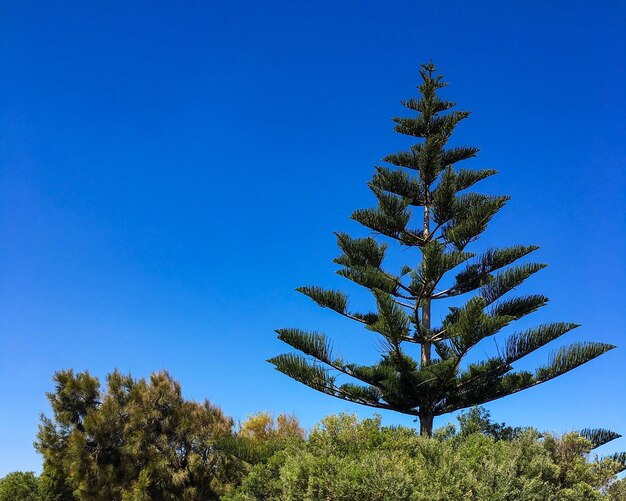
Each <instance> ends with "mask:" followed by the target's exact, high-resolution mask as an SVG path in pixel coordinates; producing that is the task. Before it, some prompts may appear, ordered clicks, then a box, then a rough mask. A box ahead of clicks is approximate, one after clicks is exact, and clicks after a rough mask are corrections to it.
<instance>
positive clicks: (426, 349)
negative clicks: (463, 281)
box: [421, 190, 432, 428]
mask: <svg viewBox="0 0 626 501" xmlns="http://www.w3.org/2000/svg"><path fill="white" fill-rule="evenodd" d="M429 196H430V194H429V193H428V190H427V191H426V203H425V204H424V239H426V238H428V237H429V236H430V207H429V205H428V198H429ZM422 301H423V305H422V331H423V335H424V336H430V301H431V300H430V296H429V297H427V298H423V299H422ZM421 344H422V366H424V365H428V364H430V351H431V342H430V339H424V338H422V343H421ZM431 422H432V418H431ZM431 428H432V425H431Z"/></svg>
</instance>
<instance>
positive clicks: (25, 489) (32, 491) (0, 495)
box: [0, 471, 41, 501]
mask: <svg viewBox="0 0 626 501" xmlns="http://www.w3.org/2000/svg"><path fill="white" fill-rule="evenodd" d="M39 499H41V498H40V496H39V481H38V479H37V477H36V476H35V474H34V473H33V472H32V471H27V472H24V471H14V472H13V473H9V474H8V475H6V476H5V477H3V478H0V501H39Z"/></svg>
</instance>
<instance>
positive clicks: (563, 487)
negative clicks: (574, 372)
mask: <svg viewBox="0 0 626 501" xmlns="http://www.w3.org/2000/svg"><path fill="white" fill-rule="evenodd" d="M483 417H484V416H483ZM470 418H471V419H468V420H466V422H465V423H464V426H462V428H461V431H460V432H457V431H456V430H454V428H450V427H448V428H445V429H443V430H440V432H439V433H438V434H436V436H435V437H434V438H425V437H420V436H419V435H418V433H417V432H416V431H415V430H413V429H409V428H404V427H383V426H381V421H380V418H375V419H365V420H363V421H359V420H358V419H357V418H356V417H355V416H353V415H345V414H343V415H338V416H329V417H327V418H325V419H324V420H323V421H322V423H321V424H320V425H319V426H317V427H316V428H315V429H314V430H313V431H312V432H311V434H310V436H309V438H308V440H306V441H300V442H293V443H292V444H290V445H289V446H288V447H287V448H285V449H284V450H281V451H278V452H276V453H275V454H274V455H273V456H272V457H271V458H270V459H269V460H268V461H267V462H265V463H262V464H258V465H256V466H255V467H254V468H253V469H252V471H251V473H250V474H249V475H248V477H247V478H246V479H245V480H244V482H243V485H242V486H241V487H240V488H239V489H238V490H237V491H235V492H234V493H231V494H229V495H226V496H225V497H224V499H227V500H230V501H252V500H269V501H272V500H275V501H278V500H280V501H296V500H298V501H318V500H319V501H322V500H329V499H332V500H333V501H354V500H368V501H383V500H385V501H386V500H389V501H402V500H407V501H409V500H410V501H455V500H459V501H461V500H462V501H471V500H480V501H502V500H516V501H592V500H603V499H613V500H623V499H625V498H623V497H619V496H621V494H620V492H618V491H619V490H620V487H621V486H620V484H619V483H617V484H615V485H614V486H612V491H614V493H613V495H612V496H611V497H610V498H609V494H607V489H608V488H609V485H610V484H611V482H612V481H613V480H614V478H615V473H616V472H617V471H618V469H619V465H618V463H616V462H615V461H613V460H611V459H604V460H592V461H589V460H588V459H587V455H588V453H589V452H590V451H591V449H592V444H591V442H589V441H588V440H586V439H584V438H582V437H581V436H580V435H578V434H575V433H573V434H568V435H564V436H562V437H554V436H551V435H545V436H541V435H540V434H539V433H538V432H536V431H534V430H531V429H527V430H521V429H502V428H499V427H498V426H496V428H495V429H494V428H491V432H492V433H491V434H490V433H488V432H487V433H486V432H485V430H480V429H477V430H474V431H473V432H470V429H471V426H476V425H477V423H478V424H480V421H481V419H480V418H481V416H480V415H478V416H477V415H474V416H473V417H471V416H470ZM484 422H485V420H483V423H484ZM487 422H488V420H487ZM462 424H463V423H462ZM470 425H471V426H470ZM479 427H480V426H479ZM496 432H497V433H496ZM498 435H504V437H505V438H506V439H502V437H500V436H498ZM616 496H617V497H616Z"/></svg>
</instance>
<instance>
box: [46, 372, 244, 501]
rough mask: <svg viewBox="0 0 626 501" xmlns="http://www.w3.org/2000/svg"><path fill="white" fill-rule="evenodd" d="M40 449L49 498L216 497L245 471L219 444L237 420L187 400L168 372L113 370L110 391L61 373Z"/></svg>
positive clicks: (85, 375) (92, 381) (82, 376)
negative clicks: (139, 375)
mask: <svg viewBox="0 0 626 501" xmlns="http://www.w3.org/2000/svg"><path fill="white" fill-rule="evenodd" d="M54 380H55V382H56V388H55V391H54V392H53V393H49V394H48V398H49V400H50V403H51V406H52V411H53V416H52V418H48V417H45V416H42V418H41V424H40V426H39V433H38V435H37V439H38V440H37V442H36V444H35V445H36V448H37V450H38V451H39V452H40V453H41V454H42V456H43V459H44V472H43V475H42V481H44V482H45V483H46V485H47V486H48V489H49V494H48V497H46V499H50V500H59V501H65V500H72V499H78V500H87V499H89V500H93V501H97V500H102V501H105V500H106V501H110V500H144V499H159V500H168V499H171V500H181V499H184V500H209V499H218V496H219V495H220V494H223V493H224V492H226V491H227V490H228V488H229V486H231V485H233V484H235V483H237V482H238V481H239V478H240V476H241V475H242V474H243V471H244V469H243V467H242V465H241V463H240V461H238V460H235V459H234V458H233V457H232V456H231V455H230V454H226V453H224V452H221V451H220V449H219V448H218V447H217V444H218V443H219V441H220V440H225V439H227V438H228V437H231V436H232V435H233V422H232V420H231V419H230V418H227V417H226V416H224V414H223V413H222V411H221V410H220V409H219V408H218V407H216V406H214V405H212V404H211V403H209V402H208V401H205V402H204V403H197V402H193V401H188V400H185V399H184V398H183V397H182V394H181V388H180V385H179V384H178V383H177V382H175V381H174V380H173V379H172V378H171V377H170V376H169V375H168V374H167V373H166V372H159V373H155V374H153V375H152V376H151V377H150V380H149V381H145V380H143V379H133V378H132V377H130V376H124V375H122V374H120V373H118V372H114V373H112V374H110V375H109V376H108V377H107V387H106V390H101V389H100V385H99V382H98V380H97V379H96V378H94V377H92V376H90V375H89V374H88V373H86V372H83V373H78V374H74V372H73V371H71V370H69V371H60V372H58V373H56V375H55V377H54Z"/></svg>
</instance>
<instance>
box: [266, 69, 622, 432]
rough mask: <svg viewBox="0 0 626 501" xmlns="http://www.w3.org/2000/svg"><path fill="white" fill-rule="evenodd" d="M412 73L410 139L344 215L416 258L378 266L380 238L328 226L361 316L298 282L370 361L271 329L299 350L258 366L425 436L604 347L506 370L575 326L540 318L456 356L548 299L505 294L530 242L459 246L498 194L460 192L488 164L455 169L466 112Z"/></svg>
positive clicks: (487, 172) (468, 154) (478, 227)
mask: <svg viewBox="0 0 626 501" xmlns="http://www.w3.org/2000/svg"><path fill="white" fill-rule="evenodd" d="M420 73H421V77H422V83H421V85H420V86H419V87H418V88H419V94H420V95H419V97H417V98H411V99H409V100H408V101H405V102H403V103H402V104H403V105H404V106H405V107H406V108H408V109H409V110H411V111H412V112H414V113H415V115H414V116H412V117H409V118H395V119H394V121H395V123H396V126H395V130H396V131H397V132H399V133H401V134H404V135H407V136H410V137H413V138H419V139H420V140H421V142H420V143H418V144H414V145H412V146H411V147H410V148H409V150H407V151H402V152H400V153H396V154H392V155H389V156H388V157H386V158H385V159H384V160H385V161H386V162H387V163H388V164H391V165H392V166H395V167H396V168H391V167H387V166H382V167H376V172H375V174H374V177H373V178H372V180H371V181H370V183H369V187H370V189H371V190H372V192H373V194H374V196H375V197H376V198H377V200H378V206H377V207H376V208H372V209H363V210H357V211H356V212H354V213H353V214H352V219H354V220H355V221H357V222H359V223H361V224H362V225H364V226H365V227H367V228H369V229H370V230H372V231H373V232H374V234H375V235H379V236H382V237H386V238H387V239H390V240H391V241H395V242H396V243H398V244H399V245H400V246H403V247H406V248H409V249H417V250H419V251H420V254H419V255H416V256H415V258H414V259H413V260H412V261H410V262H409V263H408V264H407V265H405V266H403V267H402V269H400V270H399V271H398V272H397V273H392V272H391V271H389V270H386V269H384V268H383V266H382V264H383V260H384V258H385V254H386V251H387V247H388V244H387V243H385V242H378V241H377V240H376V239H374V238H372V237H366V238H352V237H350V236H349V235H347V234H345V233H338V234H337V240H338V245H339V248H340V249H341V252H342V253H341V255H340V256H339V257H338V258H337V259H335V263H337V264H339V265H340V266H341V267H342V268H341V269H340V270H339V271H338V273H339V274H340V275H341V276H343V277H345V278H347V279H349V280H351V281H352V282H355V283H356V284H358V285H361V286H363V287H365V288H366V289H368V290H369V291H371V293H372V294H373V296H374V299H375V301H376V311H375V312H372V313H359V312H355V311H352V310H351V309H349V307H348V298H347V296H346V295H345V294H344V293H343V292H341V291H338V290H325V289H323V288H321V287H301V288H299V289H298V291H299V292H301V293H303V294H305V295H307V296H309V297H310V298H312V299H313V300H314V301H315V302H316V303H317V304H319V305H320V306H323V307H326V308H330V309H332V310H334V311H336V312H338V313H340V314H341V315H344V316H345V317H347V318H349V319H351V320H352V321H354V322H359V323H361V324H363V325H364V326H365V327H366V328H367V329H369V330H371V331H374V332H376V333H378V334H379V335H380V336H381V339H382V341H383V343H382V345H383V354H382V357H381V360H380V361H379V362H378V363H376V364H374V365H370V366H365V365H359V364H356V363H348V362H346V361H344V360H343V359H342V358H339V357H335V356H333V354H332V350H331V344H330V342H329V340H328V339H327V338H326V336H325V335H323V334H320V333H317V332H309V331H303V330H300V329H295V328H288V329H279V330H278V331H277V333H278V337H279V339H281V340H282V341H284V342H286V343H288V344H290V345H291V346H292V347H294V348H296V349H297V350H299V351H301V352H302V353H303V354H304V355H299V354H293V353H291V354H285V355H280V356H277V357H275V358H273V359H271V360H270V362H271V363H273V364H274V365H275V366H276V368H277V369H278V370H279V371H281V372H283V373H285V374H287V375H288V376H290V377H292V378H294V379H296V380H297V381H300V382H302V383H304V384H306V385H308V386H310V387H311V388H314V389H316V390H319V391H321V392H323V393H326V394H328V395H332V396H334V397H338V398H342V399H344V400H348V401H351V402H355V403H359V404H362V405H367V406H370V407H375V408H379V409H389V410H394V411H398V412H402V413H405V414H410V415H414V416H417V417H418V418H419V421H420V427H421V432H422V433H423V434H427V435H430V434H431V433H432V427H433V418H434V416H438V415H441V414H446V413H448V412H452V411H455V410H458V409H462V408H466V407H470V406H473V405H478V404H482V403H485V402H489V401H491V400H494V399H497V398H501V397H503V396H506V395H510V394H512V393H516V392H518V391H521V390H524V389H527V388H530V387H532V386H536V385H538V384H540V383H543V382H545V381H549V380H550V379H553V378H555V377H557V376H560V375H561V374H564V373H566V372H568V371H570V370H572V369H574V368H576V367H578V366H580V365H581V364H584V363H585V362H588V361H589V360H592V359H594V358H596V357H597V356H599V355H601V354H603V353H605V352H606V351H608V350H610V349H612V348H614V346H612V345H608V344H603V343H595V342H583V343H575V344H572V345H570V346H566V347H562V348H560V349H559V350H557V351H556V352H555V353H553V354H552V355H551V358H550V360H549V362H548V363H547V364H546V365H544V366H542V367H539V368H538V369H536V370H535V371H534V372H531V371H525V370H524V371H514V370H513V364H514V363H515V362H517V361H518V360H520V359H521V358H523V357H525V356H526V355H528V354H529V353H532V352H533V351H535V350H537V349H539V348H541V347H542V346H544V345H546V344H547V343H549V342H551V341H553V340H555V339H557V338H559V337H560V336H562V335H563V334H565V333H566V332H568V331H570V330H572V329H574V328H575V327H577V325H575V324H572V323H550V324H546V325H540V326H538V327H536V328H533V329H529V330H525V331H522V332H517V333H514V334H512V335H511V336H510V337H508V339H506V341H505V342H504V344H503V346H501V347H500V348H499V350H498V354H497V355H495V356H493V357H490V358H488V359H486V360H482V361H480V362H475V363H471V364H466V363H464V358H465V357H466V355H467V354H468V352H469V351H470V350H471V349H472V348H474V347H475V346H476V345H477V344H478V343H479V342H480V341H482V340H484V339H486V338H489V337H491V336H494V335H495V334H497V333H498V332H499V331H500V330H501V329H503V328H504V327H506V326H507V325H509V324H510V323H512V322H514V321H515V320H519V319H520V318H522V317H524V316H526V315H528V314H529V313H532V312H534V311H535V310H537V309H538V308H540V307H542V306H544V305H545V304H546V303H547V301H548V298H547V297H545V296H543V295H539V294H533V295H527V296H523V297H516V298H505V296H506V295H507V293H508V292H510V291H512V290H513V289H515V288H516V287H517V286H519V285H520V284H522V282H524V281H525V280H526V279H527V278H529V277H530V276H531V275H533V274H534V273H536V272H538V271H539V270H541V269H542V268H544V267H545V265H544V264H540V263H532V262H531V263H523V264H515V265H514V263H517V262H518V260H520V259H522V258H524V257H525V256H527V255H528V254H530V253H532V252H533V251H535V250H536V249H537V248H538V247H536V246H534V245H531V246H528V245H515V246H511V247H506V248H494V249H487V250H486V251H485V252H483V253H480V254H476V253H474V252H470V251H469V249H468V246H469V245H470V244H471V243H472V242H474V241H475V240H477V239H478V238H479V237H480V236H481V235H482V233H483V232H484V231H485V229H486V228H487V225H488V223H489V222H490V221H491V219H492V218H493V216H495V214H496V213H497V212H498V211H499V210H500V209H501V208H502V207H503V206H504V205H505V203H506V201H507V200H508V198H509V197H507V196H491V195H483V194H479V193H476V192H468V191H467V190H468V189H469V188H471V187H472V186H473V185H474V184H476V183H477V182H479V181H481V180H483V179H485V178H487V177H490V176H492V175H494V174H495V173H496V171H494V170H491V169H483V170H468V169H462V168H458V167H457V164H458V163H459V162H461V161H463V160H467V159H469V158H472V157H474V156H475V155H476V153H477V152H478V149H477V148H474V147H465V146H452V147H449V146H448V142H449V140H450V138H451V136H452V133H453V132H454V130H455V128H456V126H457V125H458V124H459V123H460V122H461V121H462V120H464V119H465V118H467V117H468V116H469V112H465V111H451V112H449V113H446V112H448V110H450V109H451V108H453V107H454V105H455V104H454V103H452V102H450V101H446V100H444V99H442V98H441V97H439V95H438V92H439V90H440V89H441V88H442V87H444V86H445V85H446V84H445V83H444V82H443V81H442V76H441V75H437V74H436V68H435V67H434V65H432V64H427V65H423V66H422V69H421V71H420ZM413 216H416V217H417V219H418V223H414V222H413V219H414V218H413ZM410 255H411V254H410V253H404V254H403V256H410ZM459 267H460V268H459ZM453 270H457V271H453ZM452 273H454V277H453V278H451V277H450V275H451V274H452ZM469 293H476V294H474V295H473V296H472V297H471V298H470V299H469V300H467V301H466V302H465V304H463V305H462V306H460V307H456V306H453V307H450V308H449V311H448V313H447V314H446V315H444V316H443V318H442V320H441V323H435V322H434V319H435V318H436V317H435V316H434V315H433V311H432V308H433V305H434V304H435V303H438V302H440V301H442V300H444V299H448V298H456V297H457V296H461V295H464V294H469ZM409 344H414V345H417V347H418V348H419V351H420V354H419V356H418V357H414V356H411V352H410V350H409V349H408V348H407V345H409ZM307 356H308V357H307ZM337 375H345V376H348V377H350V378H353V379H355V380H356V381H357V384H355V383H354V382H346V383H344V384H339V382H338V380H337Z"/></svg>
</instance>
